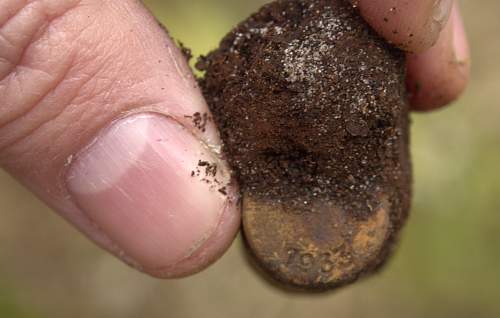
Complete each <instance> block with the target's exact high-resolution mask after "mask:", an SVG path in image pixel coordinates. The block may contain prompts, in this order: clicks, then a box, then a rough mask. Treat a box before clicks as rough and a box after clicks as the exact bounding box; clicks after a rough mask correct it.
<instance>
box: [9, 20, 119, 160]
mask: <svg viewBox="0 0 500 318" xmlns="http://www.w3.org/2000/svg"><path fill="white" fill-rule="evenodd" d="M94 21H95V19H94V20H93V21H92V22H91V23H89V24H88V25H87V26H85V27H84V28H83V29H82V30H80V31H79V32H78V36H77V37H76V38H75V39H74V40H73V41H75V42H77V41H78V40H79V39H80V37H81V36H83V34H84V31H85V30H87V29H88V28H89V27H90V26H92V24H93V22H94ZM107 55H108V56H107V57H106V58H105V59H104V60H103V61H102V62H101V64H102V65H106V64H109V63H108V62H109V61H111V60H116V57H114V56H113V55H110V54H107ZM75 59H76V58H74V57H73V59H72V60H70V61H68V62H67V65H68V69H66V70H64V71H62V72H61V74H63V75H62V76H61V77H60V78H58V80H57V81H56V82H55V83H54V85H53V87H52V88H51V89H50V90H49V91H47V93H46V94H45V95H43V96H41V97H40V98H39V99H37V100H36V101H35V102H33V106H32V107H30V108H29V109H27V110H26V111H25V112H24V113H22V114H20V115H19V116H18V117H17V118H14V119H13V120H10V121H9V123H8V124H6V125H5V126H7V125H9V124H11V123H13V122H16V121H19V120H22V119H23V118H25V117H27V116H28V115H29V114H30V113H31V112H32V110H33V109H34V108H35V107H36V106H37V105H39V104H42V103H43V101H44V100H45V99H46V98H47V96H49V95H50V94H51V93H53V92H54V91H55V90H56V89H57V88H58V87H60V86H61V85H62V84H63V82H65V81H69V80H71V79H67V78H66V75H67V74H69V73H70V72H71V69H73V68H75V65H76V66H78V65H80V64H77V63H75V62H74V60H75ZM89 60H92V61H93V62H94V63H95V61H96V58H92V59H90V58H89ZM80 63H81V64H85V63H84V62H80ZM100 71H102V68H100V67H99V68H96V71H95V74H93V75H90V76H89V77H88V78H87V79H86V80H85V81H84V82H83V83H81V84H80V85H79V87H77V88H75V89H74V94H72V95H73V97H72V98H71V99H70V100H69V101H68V102H65V103H64V104H65V105H67V107H65V108H63V109H61V110H60V111H58V112H56V113H55V114H54V115H52V116H50V117H49V118H46V119H44V120H43V121H42V122H41V123H40V124H38V125H36V126H35V127H33V128H32V129H30V130H29V131H27V132H24V133H23V134H22V135H21V136H19V137H18V138H15V139H14V140H12V141H10V142H8V143H7V144H5V145H2V144H1V143H0V151H7V150H6V149H7V148H9V147H11V146H13V145H15V144H17V143H19V142H22V141H23V140H25V139H26V138H29V136H31V135H32V134H34V133H36V131H38V130H39V129H41V128H43V127H44V126H46V125H50V123H51V122H53V121H55V120H57V119H58V118H59V116H60V115H61V114H62V113H64V111H65V110H66V109H67V108H69V107H71V106H76V105H74V104H73V102H74V101H75V100H76V99H77V98H79V97H81V96H82V95H86V94H81V91H82V89H83V88H84V87H85V85H86V84H87V83H89V82H91V81H92V80H96V74H97V73H99V72H100ZM76 73H78V72H76ZM109 79H111V77H109ZM96 81H97V80H96ZM115 82H116V79H115V78H113V79H112V81H111V82H109V81H108V83H106V85H103V84H102V83H103V82H100V84H99V85H98V86H99V88H100V92H104V93H105V92H107V91H109V88H110V87H112V86H113V84H114V83H115ZM94 85H95V84H94ZM87 95H92V96H93V97H95V96H97V95H99V94H95V93H91V94H87ZM5 126H1V125H0V130H1V129H2V128H4V127H5Z"/></svg>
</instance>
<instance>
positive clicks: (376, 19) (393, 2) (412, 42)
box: [351, 0, 454, 52]
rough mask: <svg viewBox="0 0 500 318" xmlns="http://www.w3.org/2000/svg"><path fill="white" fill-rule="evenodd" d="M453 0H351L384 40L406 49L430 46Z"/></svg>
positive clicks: (417, 49)
mask: <svg viewBox="0 0 500 318" xmlns="http://www.w3.org/2000/svg"><path fill="white" fill-rule="evenodd" d="M453 1H454V0H438V1H435V0H422V1H402V0H352V1H351V2H352V3H353V4H354V5H355V6H357V7H358V8H359V11H360V13H361V15H362V16H363V17H364V19H365V20H366V21H367V22H368V23H369V24H370V25H371V26H372V27H373V28H374V29H375V31H377V32H378V33H379V34H380V35H381V36H383V37H384V38H385V39H386V40H387V41H388V42H390V43H392V44H394V45H395V46H397V47H399V48H401V49H403V50H405V51H407V52H422V51H425V50H426V49H428V48H430V47H432V46H433V45H434V44H435V43H436V41H437V39H438V37H439V34H440V32H441V30H442V29H443V28H444V26H445V24H446V22H447V21H448V17H449V15H450V12H451V7H452V5H453Z"/></svg>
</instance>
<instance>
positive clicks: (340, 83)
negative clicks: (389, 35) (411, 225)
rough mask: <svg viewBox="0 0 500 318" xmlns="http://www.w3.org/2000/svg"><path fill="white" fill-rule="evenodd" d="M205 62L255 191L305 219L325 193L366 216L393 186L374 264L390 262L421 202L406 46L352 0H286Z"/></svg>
mask: <svg viewBox="0 0 500 318" xmlns="http://www.w3.org/2000/svg"><path fill="white" fill-rule="evenodd" d="M197 67H198V68H199V69H200V70H203V71H205V76H204V78H203V79H202V80H201V81H200V83H201V86H202V89H203V92H204V95H205V97H206V99H207V101H208V104H209V106H210V109H211V111H212V114H213V116H214V120H215V122H216V123H217V125H218V127H219V129H220V131H221V135H222V139H223V141H224V150H225V154H226V155H227V159H228V161H229V162H230V164H231V165H232V167H233V169H234V173H235V175H236V177H237V179H238V180H239V182H240V185H241V189H242V192H243V195H244V197H245V196H249V197H251V198H252V199H253V200H256V201H258V202H260V204H262V205H264V206H267V207H270V206H271V207H272V206H275V207H276V206H278V205H279V206H280V207H281V208H283V207H284V210H285V211H287V212H285V213H291V214H296V215H302V216H303V217H302V219H301V220H302V221H301V222H305V221H304V220H306V216H310V215H314V213H315V209H316V208H317V207H318V204H317V202H326V203H328V204H330V205H331V204H333V205H334V206H335V207H336V208H339V209H340V210H341V211H342V213H343V214H344V215H348V216H349V217H350V218H353V220H366V219H368V218H369V217H370V216H372V215H373V213H374V211H375V210H376V207H378V206H380V205H381V200H382V199H381V198H382V196H383V197H385V198H387V200H388V201H389V203H390V206H391V209H390V211H389V214H390V233H389V234H388V235H387V236H386V237H385V238H384V239H385V242H386V243H384V244H385V245H386V247H384V248H383V249H381V250H380V251H378V252H377V253H379V256H380V257H379V258H378V259H377V260H375V261H370V264H367V265H364V266H365V267H366V268H368V267H369V268H374V267H376V266H377V265H378V264H380V263H381V262H382V261H383V259H381V258H382V257H381V256H382V255H385V254H387V249H388V248H389V247H388V246H389V245H390V244H389V243H390V242H391V241H392V240H393V238H394V236H395V233H396V232H397V230H398V229H399V228H400V227H401V225H402V224H403V222H404V220H405V219H406V216H407V211H408V209H409V205H410V180H411V171H410V163H409V154H408V104H407V100H406V91H405V85H404V82H405V81H404V77H405V73H404V69H405V67H404V56H403V53H402V52H400V51H399V50H397V49H395V48H393V47H391V46H390V45H389V44H387V43H386V42H384V41H383V40H382V39H380V38H379V37H378V36H377V35H376V34H375V33H374V32H373V31H372V30H371V29H370V28H369V27H368V26H367V25H366V23H365V22H364V21H363V20H362V19H361V18H360V17H359V16H358V14H357V12H356V11H355V9H354V8H353V7H352V6H351V5H350V4H348V3H347V2H344V1H341V0H295V1H293V0H279V1H276V2H273V3H271V4H269V5H267V6H265V7H263V8H262V9H261V10H260V11H259V12H257V13H256V14H254V15H252V16H251V17H250V18H248V19H247V20H246V21H244V22H243V23H241V24H240V25H239V26H238V27H236V28H235V29H234V30H233V31H232V32H231V33H230V34H228V35H227V36H226V37H225V38H224V39H223V41H222V42H221V44H220V47H219V48H218V49H217V50H215V51H213V52H212V53H210V54H209V55H208V56H206V57H204V58H201V59H200V61H199V62H198V64H197ZM262 210H266V208H265V207H264V208H262ZM319 210H321V209H319ZM316 212H317V211H316ZM243 213H244V218H245V211H243ZM322 213H323V212H322ZM326 213H328V212H326ZM304 215H305V216H304ZM353 231H356V229H353ZM246 232H247V231H246ZM351 232H352V231H351ZM270 234H271V233H270ZM346 235H347V234H346ZM247 238H248V235H247ZM293 239H294V238H293V237H290V238H288V240H293ZM295 239H297V238H295ZM343 239H344V240H349V239H348V238H347V237H346V236H343ZM260 240H262V238H261V239H260ZM282 240H283V242H284V243H283V244H285V243H286V242H287V239H286V238H285V239H282ZM250 245H251V246H252V244H250ZM252 247H253V248H254V249H255V248H257V247H255V246H252ZM288 253H289V254H290V251H288ZM257 254H258V253H257ZM266 255H267V254H266ZM257 256H258V257H259V255H257ZM264 263H265V261H264ZM264 266H268V267H270V266H273V265H272V264H264ZM366 268H363V269H362V270H359V271H358V273H355V275H354V274H353V275H351V276H352V277H351V276H350V277H349V279H350V280H352V278H353V277H354V276H356V277H357V276H359V274H360V273H361V272H363V270H365V269H366ZM282 280H287V279H283V278H282ZM292 284H295V283H293V282H292ZM297 285H298V284H297Z"/></svg>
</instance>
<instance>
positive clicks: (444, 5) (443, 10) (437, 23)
mask: <svg viewBox="0 0 500 318" xmlns="http://www.w3.org/2000/svg"><path fill="white" fill-rule="evenodd" d="M453 1H454V0H435V1H434V5H433V6H432V15H431V26H432V28H433V32H440V31H441V30H443V28H444V27H445V25H446V23H447V22H448V19H449V18H450V14H451V9H452V7H453Z"/></svg>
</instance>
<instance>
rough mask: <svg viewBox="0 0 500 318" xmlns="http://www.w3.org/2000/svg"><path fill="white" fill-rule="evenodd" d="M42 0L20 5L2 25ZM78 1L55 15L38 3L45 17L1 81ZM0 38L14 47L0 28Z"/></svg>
mask: <svg viewBox="0 0 500 318" xmlns="http://www.w3.org/2000/svg"><path fill="white" fill-rule="evenodd" d="M43 1H44V0H38V1H29V2H28V4H27V5H25V6H23V7H21V9H20V10H19V11H17V12H16V14H15V15H13V16H12V17H11V18H10V19H9V20H7V21H6V22H5V23H3V24H2V27H5V25H7V24H8V22H9V21H11V20H12V19H14V18H15V17H16V16H17V15H19V14H20V13H21V12H22V11H23V10H37V8H32V7H30V6H33V7H34V6H35V5H36V4H38V3H42V2H43ZM80 2H81V1H80V0H79V1H77V2H76V3H75V5H74V6H72V7H70V8H68V9H67V10H66V11H64V12H62V13H60V14H55V15H50V14H48V13H47V12H46V8H45V6H44V4H43V3H42V4H41V5H40V6H41V8H40V9H38V11H40V12H41V13H42V14H43V15H44V17H45V19H43V20H42V22H41V25H40V26H39V27H38V28H36V31H35V32H33V33H32V34H31V36H30V39H29V40H28V41H27V43H28V45H27V46H25V47H23V48H22V50H21V52H20V54H18V56H19V58H18V59H17V61H11V66H12V68H11V69H7V70H6V71H5V73H6V74H0V81H3V80H4V78H5V77H7V76H8V75H9V73H11V72H13V71H15V68H16V67H17V66H19V65H22V64H23V61H24V59H25V56H26V52H27V51H28V50H29V49H30V47H32V46H34V45H36V44H37V43H38V41H39V40H40V39H41V38H42V37H43V35H44V34H45V33H46V31H47V29H48V27H49V26H50V25H51V24H54V23H55V22H56V21H57V20H58V19H60V18H62V17H64V16H65V15H67V14H68V13H70V12H71V11H72V10H74V9H76V8H77V7H78V6H79V4H80ZM0 39H4V40H7V42H8V44H9V45H11V46H12V47H13V48H15V47H16V45H15V44H14V43H12V41H9V40H8V39H7V38H6V37H5V36H3V35H2V30H1V29H0ZM0 128H1V127H0Z"/></svg>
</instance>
